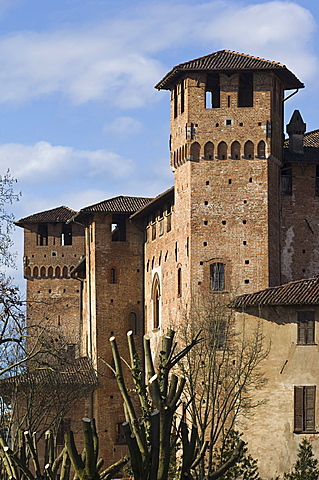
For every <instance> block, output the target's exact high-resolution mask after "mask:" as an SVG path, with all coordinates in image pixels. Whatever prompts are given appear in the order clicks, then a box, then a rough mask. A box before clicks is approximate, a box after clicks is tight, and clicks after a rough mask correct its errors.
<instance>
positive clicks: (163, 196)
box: [131, 187, 174, 220]
mask: <svg viewBox="0 0 319 480" xmlns="http://www.w3.org/2000/svg"><path fill="white" fill-rule="evenodd" d="M169 198H172V200H173V201H174V187H170V188H169V189H168V190H165V192H163V193H160V194H159V195H157V197H155V198H153V199H152V200H151V201H150V202H149V203H148V204H147V205H145V206H144V207H142V208H141V209H140V210H138V211H137V212H135V213H133V215H132V216H131V218H132V219H133V220H135V219H136V218H138V217H140V216H144V215H148V214H149V212H150V211H153V210H154V209H155V208H157V207H158V205H161V204H163V203H165V202H166V201H167V200H168V199H169Z"/></svg>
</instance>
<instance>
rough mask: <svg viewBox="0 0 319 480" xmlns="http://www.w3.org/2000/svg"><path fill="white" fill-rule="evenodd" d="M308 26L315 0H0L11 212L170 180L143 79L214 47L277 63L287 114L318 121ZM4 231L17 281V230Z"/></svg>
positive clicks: (152, 191)
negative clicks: (290, 89) (289, 76)
mask: <svg viewBox="0 0 319 480" xmlns="http://www.w3.org/2000/svg"><path fill="white" fill-rule="evenodd" d="M318 24H319V9H318V3H317V1H316V0H312V1H305V0H298V1H295V2H293V1H269V2H267V1H259V2H258V1H222V0H213V1H196V0H195V1H194V0H193V1H190V0H181V1H177V0H169V1H162V0H156V1H155V0H154V1H153V0H150V1H145V2H144V1H139V0H135V1H134V2H133V1H132V0H55V1H52V0H51V1H50V0H46V1H43V0H0V118H1V127H0V173H4V172H5V171H6V170H7V168H10V170H11V173H12V175H13V176H14V177H16V178H17V179H18V189H19V190H21V191H22V197H21V200H20V202H19V203H18V204H16V205H14V206H13V210H14V213H15V216H16V218H17V219H18V218H20V217H23V216H26V215H29V214H31V213H35V212H38V211H42V210H46V209H49V208H53V207H55V206H60V205H67V206H69V207H71V208H73V209H75V210H76V209H80V208H82V207H84V206H87V205H90V204H92V203H95V202H98V201H101V200H103V199H106V198H110V197H113V196H115V195H136V196H155V195H157V194H158V193H160V192H161V191H163V190H165V189H166V188H168V187H169V186H171V185H172V184H173V175H172V174H171V172H170V170H169V152H168V137H169V94H168V93H167V92H165V91H161V92H158V91H156V90H155V89H154V85H155V84H156V83H157V82H158V81H159V80H160V79H161V78H162V76H164V75H165V73H166V72H167V71H169V70H170V69H171V68H172V67H173V66H174V65H176V64H178V63H181V62H184V61H187V60H189V59H192V58H196V57H199V56H202V55H206V54H208V53H211V52H214V51H216V50H221V49H228V50H234V51H238V52H243V53H247V54H251V55H256V56H259V57H263V58H266V59H269V60H275V61H278V62H281V63H284V64H285V65H287V67H288V68H290V69H291V70H292V71H293V72H294V73H295V74H296V75H297V76H298V77H299V78H300V79H301V80H302V81H303V82H304V83H305V85H306V88H305V89H304V90H302V91H300V92H299V93H298V95H296V96H294V97H293V98H292V99H291V100H288V101H287V103H286V120H287V121H288V119H289V117H290V115H291V113H292V112H293V110H294V109H295V108H299V109H300V111H301V113H302V115H303V118H304V121H306V123H307V130H308V131H309V130H314V129H316V128H319V118H318V110H319V108H318V103H319V82H318V81H316V78H317V76H318V74H319V60H318V55H319V54H318V43H319V42H318ZM14 240H15V248H16V250H18V254H19V258H18V267H19V268H18V271H16V272H14V271H10V272H9V273H10V274H11V275H13V276H14V277H15V278H16V281H17V282H18V283H20V284H21V275H22V273H21V268H20V266H21V263H22V230H21V229H17V231H16V232H15V234H14Z"/></svg>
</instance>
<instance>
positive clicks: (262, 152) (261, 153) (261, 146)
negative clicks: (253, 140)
mask: <svg viewBox="0 0 319 480" xmlns="http://www.w3.org/2000/svg"><path fill="white" fill-rule="evenodd" d="M257 157H258V158H266V144H265V142H264V141H263V140H261V141H260V142H259V143H258V146H257Z"/></svg>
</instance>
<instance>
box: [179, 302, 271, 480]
mask: <svg viewBox="0 0 319 480" xmlns="http://www.w3.org/2000/svg"><path fill="white" fill-rule="evenodd" d="M184 320H185V321H184V322H183V326H182V327H181V328H180V329H179V334H180V338H181V339H183V340H184V341H185V343H186V344H187V342H189V339H191V338H192V336H193V335H194V332H195V331H198V329H201V331H202V336H203V338H204V339H205V341H203V342H201V343H200V344H198V345H196V346H195V347H194V348H193V349H192V350H191V351H189V353H188V355H187V356H186V357H185V358H184V359H183V362H181V369H182V371H183V375H184V376H185V378H186V380H187V381H186V386H185V401H186V402H187V404H188V412H189V415H190V417H191V420H192V422H193V423H194V424H195V425H196V426H197V428H198V432H199V444H200V445H203V444H205V442H206V444H207V449H206V455H205V457H204V458H203V461H202V462H201V463H200V464H199V465H198V468H197V471H196V474H197V478H207V477H209V476H210V469H211V468H212V466H213V464H214V463H215V465H216V458H215V462H213V457H214V452H215V451H216V447H217V446H218V448H219V449H221V451H222V448H223V444H224V443H225V442H226V441H227V438H228V435H229V434H230V432H232V430H233V429H234V428H235V427H238V425H237V423H238V419H239V417H240V416H241V415H244V416H247V415H250V414H252V413H253V411H254V408H255V407H256V406H258V405H259V404H260V401H258V400H255V396H254V392H255V391H256V390H257V389H261V388H262V387H263V385H264V383H265V381H266V379H265V378H264V375H263V373H262V370H261V364H262V362H263V361H264V360H265V359H266V357H267V355H268V350H269V348H268V347H267V346H266V345H265V339H264V336H263V333H262V327H261V324H257V326H256V327H255V328H253V329H251V328H249V327H248V325H246V322H245V321H243V322H241V324H240V325H239V324H238V323H236V321H235V313H234V311H233V309H232V308H231V307H230V306H229V297H227V298H226V296H225V295H223V294H221V293H219V294H212V295H211V296H210V297H209V298H205V299H203V298H201V299H199V300H198V302H197V305H196V304H195V305H194V304H193V306H192V309H191V310H190V311H188V312H187V311H186V312H185V319H184Z"/></svg>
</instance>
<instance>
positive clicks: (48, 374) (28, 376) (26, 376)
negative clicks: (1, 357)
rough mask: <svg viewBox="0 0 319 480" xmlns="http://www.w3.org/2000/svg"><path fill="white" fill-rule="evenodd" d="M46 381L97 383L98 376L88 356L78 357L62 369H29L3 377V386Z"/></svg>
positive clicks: (81, 383) (90, 384)
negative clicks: (19, 373)
mask: <svg viewBox="0 0 319 480" xmlns="http://www.w3.org/2000/svg"><path fill="white" fill-rule="evenodd" d="M40 382H42V383H44V384H49V385H56V384H65V385H78V384H80V385H83V386H92V387H95V386H96V385H97V377H96V374H95V371H94V369H93V366H92V363H91V361H90V360H89V358H88V357H80V358H76V359H75V360H74V361H73V362H70V363H67V364H66V365H65V368H62V369H61V370H60V371H55V370H54V369H51V368H47V369H39V370H34V371H29V372H26V373H23V374H21V375H16V376H12V377H6V378H3V379H1V387H2V388H3V387H4V386H6V385H7V386H10V385H23V384H28V383H31V384H32V383H40Z"/></svg>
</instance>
